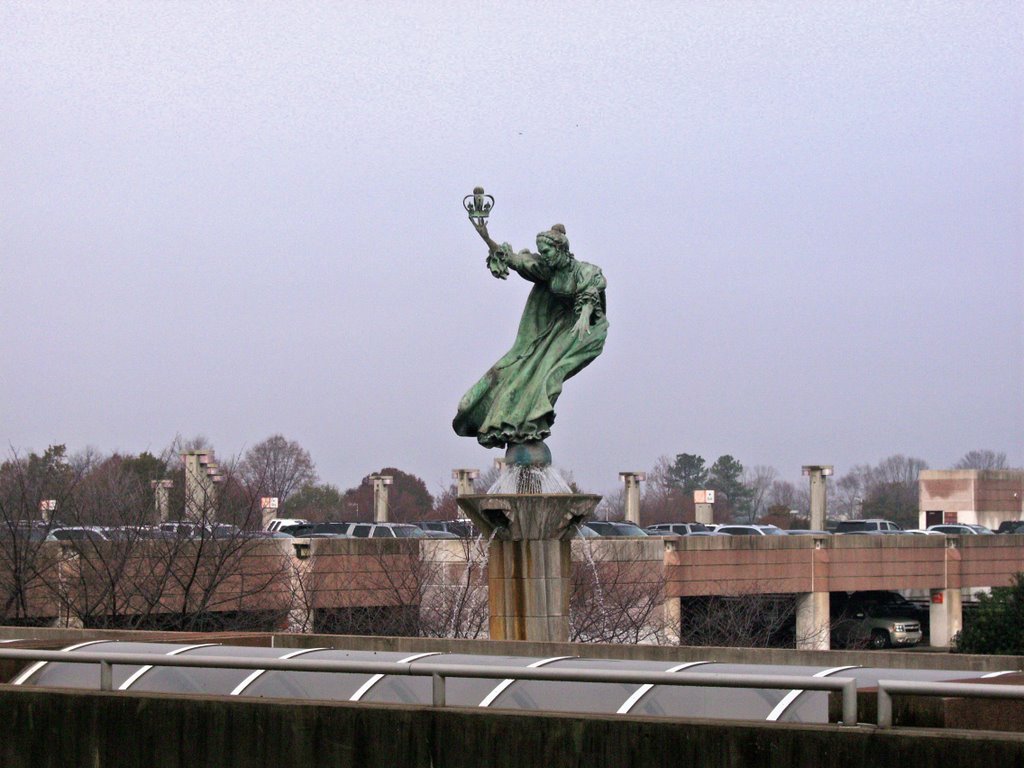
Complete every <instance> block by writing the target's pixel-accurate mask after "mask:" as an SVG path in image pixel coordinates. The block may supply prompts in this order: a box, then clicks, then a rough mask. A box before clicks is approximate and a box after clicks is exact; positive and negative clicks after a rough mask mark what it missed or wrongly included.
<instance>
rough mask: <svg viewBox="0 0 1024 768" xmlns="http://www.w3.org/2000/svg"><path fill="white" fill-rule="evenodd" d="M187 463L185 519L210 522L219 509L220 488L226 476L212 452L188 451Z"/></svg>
mask: <svg viewBox="0 0 1024 768" xmlns="http://www.w3.org/2000/svg"><path fill="white" fill-rule="evenodd" d="M181 458H182V460H183V461H184V462H185V517H186V518H188V519H189V520H196V521H198V520H210V519H212V518H213V517H214V513H215V511H216V509H217V495H218V493H217V492H218V486H219V485H220V483H222V482H224V475H223V473H221V471H220V469H219V468H218V467H217V464H216V462H214V460H213V452H212V451H187V452H185V453H183V454H181Z"/></svg>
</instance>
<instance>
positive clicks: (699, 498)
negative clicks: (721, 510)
mask: <svg viewBox="0 0 1024 768" xmlns="http://www.w3.org/2000/svg"><path fill="white" fill-rule="evenodd" d="M693 503H694V504H714V503H715V492H714V491H694V492H693Z"/></svg>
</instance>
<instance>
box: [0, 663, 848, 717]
mask: <svg viewBox="0 0 1024 768" xmlns="http://www.w3.org/2000/svg"><path fill="white" fill-rule="evenodd" d="M0 659H12V660H18V661H36V662H57V663H60V664H99V667H100V690H101V691H109V690H112V689H113V667H114V666H115V665H121V666H132V667H138V666H147V665H148V666H154V667H203V668H207V669H248V670H272V671H282V672H349V673H356V674H371V675H373V674H383V675H410V676H414V677H430V678H431V679H432V688H433V690H432V704H433V706H435V707H443V706H445V681H446V679H447V678H449V677H470V678H485V679H493V680H501V679H512V680H547V681H551V682H578V683H636V684H638V685H643V684H651V685H677V686H684V687H697V688H770V689H777V690H812V691H840V692H841V693H842V701H843V719H842V724H843V725H844V726H855V725H857V681H856V680H854V679H853V678H852V677H811V676H810V675H743V674H714V673H686V674H680V673H677V672H642V671H636V670H616V669H551V668H547V667H511V666H498V665H494V666H491V665H470V664H443V663H439V662H435V661H412V662H388V661H332V660H327V659H319V660H318V659H299V658H294V659H272V658H255V657H228V656H166V655H164V654H155V653H97V652H85V651H83V652H77V651H75V652H70V653H69V652H66V651H37V650H31V649H11V650H6V649H0ZM23 674H24V673H23Z"/></svg>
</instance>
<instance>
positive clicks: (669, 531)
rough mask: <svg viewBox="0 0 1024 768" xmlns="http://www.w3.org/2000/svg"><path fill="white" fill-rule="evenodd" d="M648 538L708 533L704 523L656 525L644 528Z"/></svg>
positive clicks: (708, 530)
mask: <svg viewBox="0 0 1024 768" xmlns="http://www.w3.org/2000/svg"><path fill="white" fill-rule="evenodd" d="M644 530H645V531H647V535H648V536H689V535H691V534H693V533H709V532H710V531H711V529H710V528H708V527H707V526H706V525H704V523H657V524H655V525H648V526H647V527H646V528H644Z"/></svg>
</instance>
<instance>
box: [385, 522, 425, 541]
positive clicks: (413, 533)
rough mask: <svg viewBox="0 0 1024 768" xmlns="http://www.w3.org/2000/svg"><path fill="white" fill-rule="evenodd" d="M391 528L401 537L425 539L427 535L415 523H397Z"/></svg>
mask: <svg viewBox="0 0 1024 768" xmlns="http://www.w3.org/2000/svg"><path fill="white" fill-rule="evenodd" d="M391 530H392V531H394V532H395V536H397V537H398V538H400V539H423V538H426V536H427V534H425V533H424V532H423V530H422V529H420V528H417V527H416V526H415V525H396V526H394V527H393V528H392V529H391Z"/></svg>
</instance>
